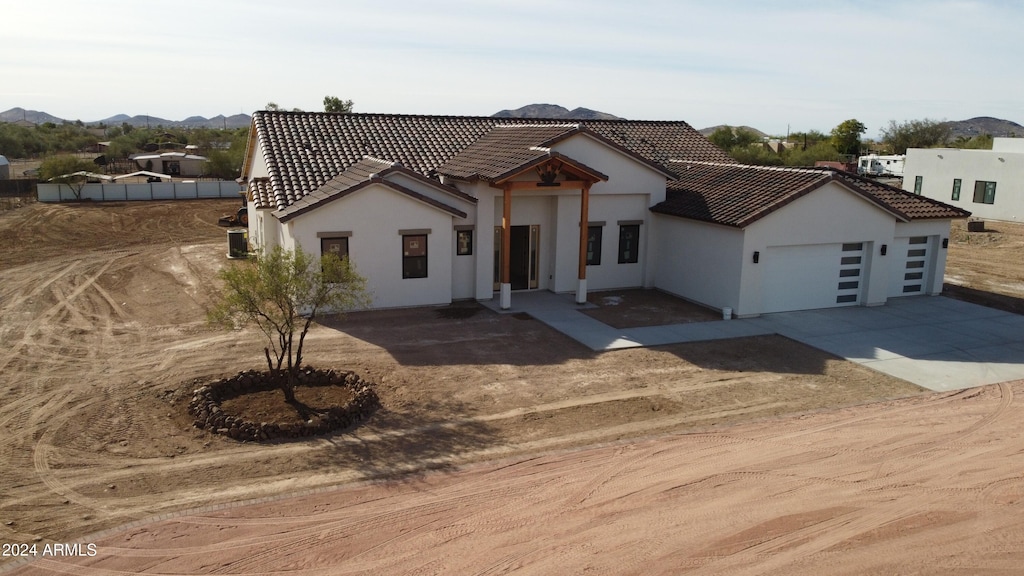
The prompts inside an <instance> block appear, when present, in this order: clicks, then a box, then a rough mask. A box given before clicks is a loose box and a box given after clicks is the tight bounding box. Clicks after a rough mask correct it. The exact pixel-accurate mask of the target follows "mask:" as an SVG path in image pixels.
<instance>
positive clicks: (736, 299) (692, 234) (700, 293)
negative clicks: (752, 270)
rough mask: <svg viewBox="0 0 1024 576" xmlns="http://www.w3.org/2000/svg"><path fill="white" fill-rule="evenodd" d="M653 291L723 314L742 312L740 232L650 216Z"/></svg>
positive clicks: (660, 215)
mask: <svg viewBox="0 0 1024 576" xmlns="http://www.w3.org/2000/svg"><path fill="white" fill-rule="evenodd" d="M653 225H654V227H655V228H656V231H655V232H654V234H653V236H654V238H655V245H654V246H653V247H652V249H653V252H654V253H656V254H657V255H658V259H657V261H656V262H653V264H654V266H656V269H655V271H654V286H655V287H656V288H658V289H660V290H664V291H665V292H669V293H671V294H675V295H677V296H681V297H683V298H686V299H687V300H692V301H694V302H697V303H700V304H704V305H705V306H709V307H711V308H716V309H719V310H721V309H722V308H725V307H729V308H732V309H733V310H734V311H735V312H736V314H741V313H742V310H741V309H740V279H741V278H740V272H741V266H740V260H741V259H742V257H743V231H742V230H739V229H736V228H730V227H728V226H720V225H717V224H708V223H705V222H698V221H696V220H687V219H685V218H676V217H674V216H665V215H663V214H653Z"/></svg>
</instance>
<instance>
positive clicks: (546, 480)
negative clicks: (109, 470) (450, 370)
mask: <svg viewBox="0 0 1024 576" xmlns="http://www.w3.org/2000/svg"><path fill="white" fill-rule="evenodd" d="M1022 393H1024V383H1021V382H1018V383H1016V384H1014V385H999V386H991V387H988V388H985V389H982V390H969V391H961V392H957V393H955V394H941V395H929V396H925V397H916V398H913V399H908V400H900V401H895V402H886V403H880V404H873V405H869V406H860V407H856V408H851V409H846V410H839V411H834V412H828V413H819V414H815V415H810V416H806V417H802V418H788V419H783V420H778V421H771V422H762V423H757V424H747V425H739V426H735V427H730V428H727V429H724V430H721V431H718V432H704V433H694V434H688V435H683V436H675V435H670V436H662V437H659V438H656V439H650V440H646V441H640V442H635V443H626V444H622V443H620V444H613V445H609V446H605V447H601V448H592V449H586V450H581V451H571V452H562V453H557V454H551V455H546V456H541V457H537V458H525V459H524V458H519V459H515V460H506V461H503V462H500V463H497V464H487V465H478V466H473V467H470V468H469V469H467V470H464V471H460V472H458V473H454V474H442V473H438V474H431V475H428V476H425V477H422V478H417V479H415V480H411V481H407V482H391V483H384V484H369V485H365V484H364V485H360V486H354V487H348V488H342V489H340V490H331V491H327V492H320V493H315V494H310V495H307V496H305V497H302V498H298V499H287V500H278V501H275V502H271V503H265V504H258V505H253V506H248V507H244V508H234V509H228V510H221V511H210V512H205V513H198V514H191V515H188V516H183V517H180V518H176V519H173V520H168V521H163V522H158V523H155V524H150V525H145V526H139V527H132V528H129V529H126V530H122V531H118V532H116V533H114V534H111V535H109V536H106V537H103V538H99V539H94V540H90V541H89V543H91V544H94V545H95V546H96V548H95V552H96V555H95V556H94V557H91V558H76V559H57V558H46V559H42V560H41V561H39V562H36V563H35V564H34V565H33V566H32V567H31V568H30V569H27V570H23V571H18V572H16V573H17V574H26V575H27V574H54V573H75V574H115V573H116V574H123V573H125V572H122V571H128V572H132V573H134V572H137V571H139V572H141V571H146V572H149V573H174V574H213V573H224V574H267V573H288V574H304V575H313V574H317V575H320V574H323V575H326V574H332V575H336V574H353V575H355V574H506V573H515V574H645V575H647V574H736V575H744V574H778V575H783V574H785V575H820V574H830V575H844V574H845V575H862V574H1013V573H1017V572H1018V571H1019V569H1020V566H1021V563H1022V562H1024V546H1022V544H1021V543H1022V542H1024V514H1022V509H1021V507H1022V505H1024V469H1022V467H1021V447H1022V446H1024V442H1022V440H1024V438H1022V433H1021V430H1020V427H1019V422H1020V420H1021V418H1022V417H1024V406H1022V402H1021V400H1020V398H1021V394H1022Z"/></svg>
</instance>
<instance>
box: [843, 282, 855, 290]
mask: <svg viewBox="0 0 1024 576" xmlns="http://www.w3.org/2000/svg"><path fill="white" fill-rule="evenodd" d="M859 286H860V282H856V281H855V282H840V283H839V289H840V290H854V289H856V288H857V287H859Z"/></svg>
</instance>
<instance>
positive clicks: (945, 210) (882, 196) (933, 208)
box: [833, 170, 971, 220]
mask: <svg viewBox="0 0 1024 576" xmlns="http://www.w3.org/2000/svg"><path fill="white" fill-rule="evenodd" d="M833 174H834V176H833V177H834V178H835V179H836V180H837V181H839V182H842V183H844V184H846V185H847V186H849V187H851V188H852V187H856V188H859V189H861V190H863V191H865V192H866V193H868V194H871V195H872V196H874V197H875V198H878V199H879V200H880V201H882V202H884V203H885V204H886V205H888V206H891V207H892V208H893V209H895V210H897V211H899V212H900V213H902V214H906V215H907V217H908V218H909V219H911V220H928V219H935V218H938V219H945V218H967V217H968V216H970V215H971V213H970V212H968V211H967V210H964V209H962V208H957V207H956V206H952V205H950V204H946V203H945V202H940V201H938V200H933V199H931V198H926V197H924V196H919V195H917V194H914V193H913V192H908V191H906V190H903V189H902V188H896V187H894V186H889V185H886V184H882V183H879V182H875V181H874V180H872V179H870V178H865V177H863V176H857V175H855V174H850V173H849V172H844V171H842V170H835V171H833Z"/></svg>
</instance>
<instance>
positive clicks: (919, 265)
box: [907, 260, 924, 270]
mask: <svg viewBox="0 0 1024 576" xmlns="http://www.w3.org/2000/svg"><path fill="white" fill-rule="evenodd" d="M914 268H924V261H922V260H914V261H912V262H907V270H913V269H914Z"/></svg>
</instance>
